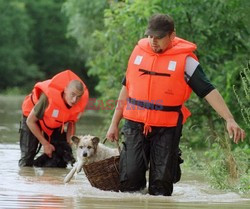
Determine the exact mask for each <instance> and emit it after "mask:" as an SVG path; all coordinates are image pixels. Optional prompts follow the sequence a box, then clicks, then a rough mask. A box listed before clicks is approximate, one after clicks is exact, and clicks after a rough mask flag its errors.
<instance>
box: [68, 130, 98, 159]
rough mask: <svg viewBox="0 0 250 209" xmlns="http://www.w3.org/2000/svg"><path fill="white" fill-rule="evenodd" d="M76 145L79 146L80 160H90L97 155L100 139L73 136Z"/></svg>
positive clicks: (78, 155) (87, 136) (78, 154)
mask: <svg viewBox="0 0 250 209" xmlns="http://www.w3.org/2000/svg"><path fill="white" fill-rule="evenodd" d="M71 139H72V141H73V142H74V144H75V145H76V146H77V157H78V158H83V159H84V158H86V159H87V158H90V157H92V156H94V155H95V154H96V150H97V146H98V143H99V141H100V139H99V138H98V137H96V136H90V135H85V136H72V137H71Z"/></svg>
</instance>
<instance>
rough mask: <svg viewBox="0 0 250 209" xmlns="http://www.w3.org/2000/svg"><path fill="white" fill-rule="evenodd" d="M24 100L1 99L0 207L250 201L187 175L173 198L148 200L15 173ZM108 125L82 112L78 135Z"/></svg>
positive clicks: (41, 174) (48, 173) (133, 207)
mask: <svg viewBox="0 0 250 209" xmlns="http://www.w3.org/2000/svg"><path fill="white" fill-rule="evenodd" d="M22 99H23V97H17V98H14V97H10V96H0V208H1V209H5V208H18V209H22V208H25V209H28V208H38V209H39V208H41V209H45V208H46V209H56V208H58V209H60V208H69V209H72V208H88V209H97V208H101V209H115V208H119V209H141V208H145V209H150V208H152V209H163V208H164V209H189V208H190V209H210V208H218V209H231V208H232V209H243V208H244V209H245V208H248V209H249V208H250V196H249V195H245V196H244V195H240V194H237V193H234V192H222V191H218V190H214V189H211V188H210V187H209V185H208V184H207V183H206V181H205V179H204V178H202V177H201V176H198V175H195V174H191V173H186V172H185V170H184V173H183V178H182V180H181V181H180V182H179V183H177V184H176V185H175V187H174V192H173V196H171V197H163V196H157V197H155V196H150V195H148V194H147V192H146V191H145V192H137V193H121V192H119V193H116V192H107V191H101V190H98V189H96V188H93V187H91V185H90V184H89V182H88V180H87V179H86V177H85V175H84V173H80V174H79V175H78V176H76V177H75V178H74V179H72V180H71V182H70V183H68V184H66V185H64V184H63V179H64V177H65V175H66V174H67V173H68V172H69V170H70V167H68V168H66V169H59V168H58V169H56V168H19V167H18V165H17V164H18V159H19V157H20V150H19V144H18V128H19V120H20V117H21V111H20V105H21V101H22ZM105 129H107V123H105V122H104V118H103V117H102V116H100V115H99V114H98V112H86V114H85V115H84V116H83V117H82V119H81V120H80V121H79V124H78V127H77V133H78V134H87V133H92V134H93V133H97V134H96V135H99V136H101V135H103V134H104V133H105Z"/></svg>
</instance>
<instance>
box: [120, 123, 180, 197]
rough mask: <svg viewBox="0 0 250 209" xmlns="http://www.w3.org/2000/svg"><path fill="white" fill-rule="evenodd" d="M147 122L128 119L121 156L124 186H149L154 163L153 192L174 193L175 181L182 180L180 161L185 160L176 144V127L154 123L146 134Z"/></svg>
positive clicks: (140, 187)
mask: <svg viewBox="0 0 250 209" xmlns="http://www.w3.org/2000/svg"><path fill="white" fill-rule="evenodd" d="M143 126H144V125H143V124H142V123H137V122H133V121H130V120H126V122H125V125H124V127H123V130H122V132H123V134H124V137H125V141H124V146H123V149H122V152H121V156H120V183H121V184H120V185H121V187H120V190H121V191H137V190H140V189H143V188H145V187H146V170H147V168H148V165H150V170H149V194H151V195H165V196H170V195H171V194H172V192H173V183H176V182H177V181H179V180H180V175H181V171H180V166H179V164H180V163H181V162H183V161H182V160H181V158H180V152H179V148H178V145H177V147H173V140H174V134H175V129H176V127H170V128H168V127H152V132H150V133H148V135H147V136H145V135H144V134H143ZM179 135H181V134H179ZM173 171H174V172H173Z"/></svg>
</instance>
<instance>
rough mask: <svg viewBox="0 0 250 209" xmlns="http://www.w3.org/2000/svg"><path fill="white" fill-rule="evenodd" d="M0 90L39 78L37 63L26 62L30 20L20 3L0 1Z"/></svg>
mask: <svg viewBox="0 0 250 209" xmlns="http://www.w3.org/2000/svg"><path fill="white" fill-rule="evenodd" d="M0 22H1V27H2V28H3V29H2V30H1V31H0V46H1V47H0V57H1V60H0V74H1V82H0V89H1V90H4V89H6V88H7V87H8V86H9V87H10V86H11V87H20V86H26V84H27V83H26V82H27V81H29V80H34V79H38V78H41V77H42V76H43V73H41V72H39V70H38V67H37V65H36V64H34V63H31V62H29V59H28V57H29V56H30V54H32V52H33V51H32V46H31V44H30V40H29V27H30V25H31V20H30V19H29V17H28V15H27V13H26V8H25V5H24V3H23V2H20V1H15V0H13V1H5V0H0Z"/></svg>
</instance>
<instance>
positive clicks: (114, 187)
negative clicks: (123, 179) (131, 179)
mask: <svg viewBox="0 0 250 209" xmlns="http://www.w3.org/2000/svg"><path fill="white" fill-rule="evenodd" d="M119 160H120V156H115V157H111V158H108V159H105V160H101V161H98V162H94V163H90V164H87V165H84V166H83V170H84V172H85V175H86V176H87V178H88V180H89V182H90V184H91V185H92V186H93V187H96V188H98V189H101V190H105V191H116V192H118V191H119Z"/></svg>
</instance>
